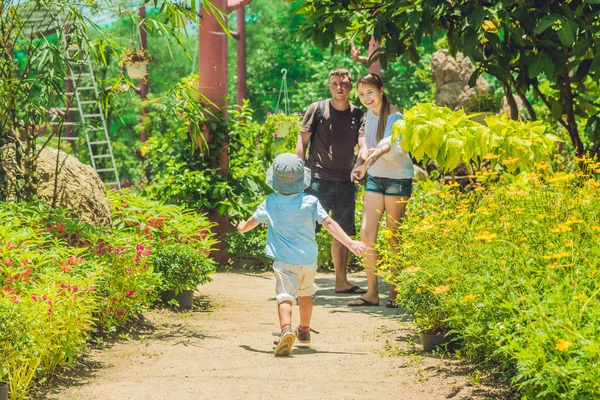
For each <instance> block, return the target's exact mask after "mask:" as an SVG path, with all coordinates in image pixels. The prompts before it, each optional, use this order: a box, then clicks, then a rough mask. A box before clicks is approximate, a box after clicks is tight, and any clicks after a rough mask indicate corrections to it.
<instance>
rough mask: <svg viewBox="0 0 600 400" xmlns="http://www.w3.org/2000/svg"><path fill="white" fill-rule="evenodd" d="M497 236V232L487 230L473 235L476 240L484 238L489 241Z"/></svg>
mask: <svg viewBox="0 0 600 400" xmlns="http://www.w3.org/2000/svg"><path fill="white" fill-rule="evenodd" d="M497 237H498V235H497V234H495V233H489V232H488V231H485V232H482V233H480V234H479V235H477V236H475V239H477V240H486V241H488V242H491V241H492V240H494V239H496V238H497Z"/></svg>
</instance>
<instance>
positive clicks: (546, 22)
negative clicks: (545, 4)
mask: <svg viewBox="0 0 600 400" xmlns="http://www.w3.org/2000/svg"><path fill="white" fill-rule="evenodd" d="M558 18H559V16H557V15H554V14H553V15H549V16H547V17H544V18H542V19H541V20H540V22H538V24H537V25H536V27H535V29H534V30H533V34H534V35H539V34H541V33H544V31H546V29H548V28H550V27H551V26H552V25H554V22H556V21H557V20H558Z"/></svg>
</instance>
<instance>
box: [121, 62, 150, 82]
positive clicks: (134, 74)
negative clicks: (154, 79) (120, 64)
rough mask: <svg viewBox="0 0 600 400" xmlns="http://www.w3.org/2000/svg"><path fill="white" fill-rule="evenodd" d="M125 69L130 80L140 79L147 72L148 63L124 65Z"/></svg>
mask: <svg viewBox="0 0 600 400" xmlns="http://www.w3.org/2000/svg"><path fill="white" fill-rule="evenodd" d="M125 68H127V75H129V77H130V78H131V79H141V78H143V77H144V76H146V73H147V72H148V63H147V62H134V63H127V64H125Z"/></svg>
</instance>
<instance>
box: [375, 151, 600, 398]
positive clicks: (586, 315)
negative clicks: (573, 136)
mask: <svg viewBox="0 0 600 400" xmlns="http://www.w3.org/2000/svg"><path fill="white" fill-rule="evenodd" d="M578 161H579V162H580V163H581V164H582V165H583V169H582V171H579V172H578V173H553V172H552V171H551V168H548V165H549V164H542V168H538V169H537V170H535V171H533V172H531V173H527V174H520V175H517V176H512V175H490V174H488V175H486V176H484V174H485V173H482V174H481V175H479V176H478V179H477V182H476V183H474V184H473V185H472V190H468V191H460V189H458V188H456V187H450V186H448V185H443V186H442V185H440V184H438V183H435V182H424V183H423V184H420V187H419V190H417V192H416V193H415V195H414V196H413V198H412V199H411V201H410V202H409V207H408V212H407V217H406V220H405V222H404V225H403V227H402V232H401V235H402V238H403V242H401V243H402V244H401V245H400V247H399V248H392V249H386V248H383V249H382V253H383V255H382V259H383V260H385V263H381V264H380V266H379V268H380V273H381V274H382V275H383V276H384V277H386V278H387V279H388V280H390V281H391V282H392V283H394V284H395V285H397V287H398V293H399V298H398V302H399V303H400V304H402V305H403V306H404V307H406V308H407V310H408V312H409V313H411V314H412V315H413V317H414V319H415V323H416V324H417V326H418V327H419V328H421V329H430V327H432V326H436V327H438V328H442V329H447V330H450V331H453V332H455V333H458V334H459V335H460V336H461V337H462V339H463V352H462V354H464V355H465V356H466V357H468V358H470V359H472V360H475V361H478V362H481V361H485V362H489V363H490V364H489V365H493V366H496V367H497V368H498V369H499V370H500V371H502V372H503V373H504V374H506V375H507V376H508V377H510V379H511V382H512V383H513V384H514V385H515V386H516V387H517V388H519V389H520V390H521V391H522V393H523V394H524V395H525V396H526V397H527V398H561V399H574V398H596V397H600V380H598V376H600V329H599V327H600V301H599V298H598V296H599V295H600V273H599V270H598V268H599V267H600V200H599V199H600V182H599V181H598V178H597V174H598V173H600V164H598V163H597V162H593V161H591V160H578ZM392 271H400V272H396V273H393V272H392ZM433 317H438V318H440V319H439V320H437V321H435V320H432V318H433Z"/></svg>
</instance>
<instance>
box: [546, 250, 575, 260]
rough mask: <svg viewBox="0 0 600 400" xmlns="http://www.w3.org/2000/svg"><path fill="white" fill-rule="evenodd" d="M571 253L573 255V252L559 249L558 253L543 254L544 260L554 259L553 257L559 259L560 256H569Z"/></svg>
mask: <svg viewBox="0 0 600 400" xmlns="http://www.w3.org/2000/svg"><path fill="white" fill-rule="evenodd" d="M570 255H571V253H567V252H566V251H564V250H561V251H559V252H558V253H556V254H550V255H547V256H542V258H543V259H544V260H552V259H557V260H558V259H559V258H563V257H568V256H570Z"/></svg>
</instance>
